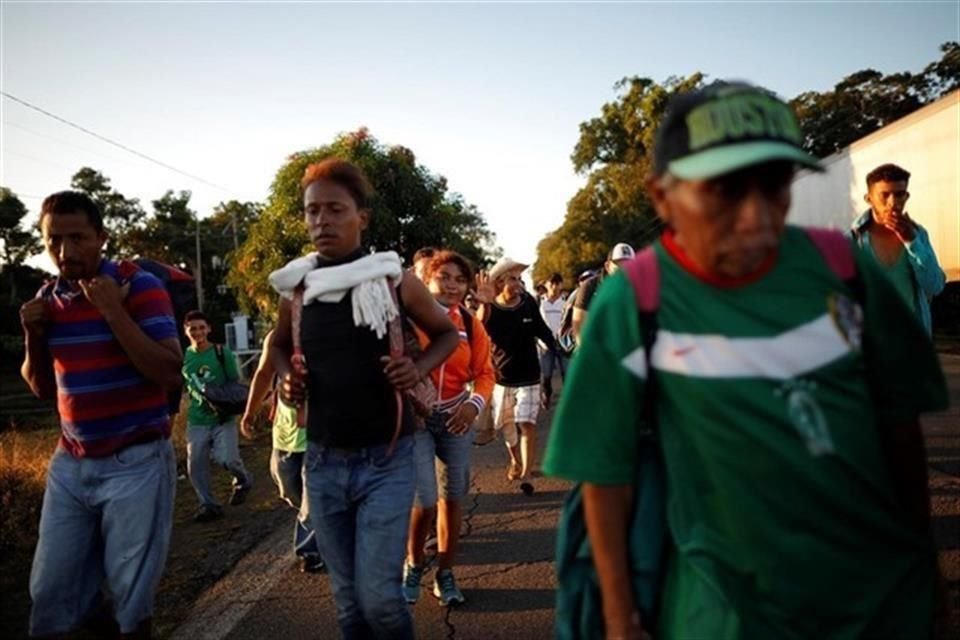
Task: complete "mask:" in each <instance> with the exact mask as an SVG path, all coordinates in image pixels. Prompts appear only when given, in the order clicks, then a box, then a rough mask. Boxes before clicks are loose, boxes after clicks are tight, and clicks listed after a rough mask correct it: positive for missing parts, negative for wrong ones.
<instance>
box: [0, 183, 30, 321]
mask: <svg viewBox="0 0 960 640" xmlns="http://www.w3.org/2000/svg"><path fill="white" fill-rule="evenodd" d="M26 215H27V208H26V207H25V206H24V204H23V202H21V200H20V198H18V197H17V195H16V194H15V193H14V192H13V191H11V190H10V189H7V188H6V187H0V242H2V243H3V247H2V249H0V260H2V262H3V272H4V274H5V275H6V276H7V281H8V283H9V301H10V304H15V303H17V302H18V301H19V300H18V294H17V275H16V274H17V269H18V268H19V267H20V266H21V265H22V264H23V262H24V261H25V260H26V259H27V258H29V257H30V256H32V255H34V254H36V253H39V252H40V238H39V237H38V236H37V232H36V230H34V229H29V228H26V229H25V228H24V227H23V218H24V217H25V216H26Z"/></svg>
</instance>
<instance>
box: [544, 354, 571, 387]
mask: <svg viewBox="0 0 960 640" xmlns="http://www.w3.org/2000/svg"><path fill="white" fill-rule="evenodd" d="M554 369H558V370H559V371H560V378H561V379H563V378H564V377H565V376H566V375H567V357H566V356H565V355H563V354H562V353H560V351H559V350H554V349H547V350H546V351H544V352H543V353H541V354H540V375H541V376H542V377H543V379H544V380H550V379H551V378H553V372H554Z"/></svg>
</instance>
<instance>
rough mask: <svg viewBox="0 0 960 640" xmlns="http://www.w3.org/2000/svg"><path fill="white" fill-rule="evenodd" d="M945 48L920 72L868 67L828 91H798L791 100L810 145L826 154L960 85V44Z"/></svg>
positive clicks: (817, 153) (811, 149) (813, 151)
mask: <svg viewBox="0 0 960 640" xmlns="http://www.w3.org/2000/svg"><path fill="white" fill-rule="evenodd" d="M940 51H941V53H942V54H943V55H942V57H941V58H940V60H938V61H935V62H931V63H930V64H928V65H927V66H926V68H924V70H923V71H922V72H920V73H916V74H914V73H910V72H908V71H902V72H899V73H890V74H887V75H884V74H882V73H880V72H879V71H876V70H874V69H864V70H862V71H857V72H856V73H853V74H850V75H849V76H847V77H846V78H844V79H843V80H841V81H840V82H838V83H837V84H836V86H834V88H833V89H830V90H828V91H823V92H817V91H806V92H804V93H801V94H800V95H798V96H797V97H796V98H794V99H793V100H791V102H790V104H791V106H793V108H794V110H795V111H796V113H797V117H798V118H799V120H800V128H801V130H802V131H803V137H804V141H803V146H804V148H805V149H806V150H807V151H809V152H810V153H811V154H813V155H815V156H817V157H818V158H823V157H826V156H828V155H830V154H832V153H836V152H837V151H840V150H841V149H843V148H844V147H846V146H849V145H850V144H851V143H852V142H855V141H856V140H859V139H860V138H862V137H864V136H867V135H870V134H871V133H873V132H874V131H876V130H877V129H880V128H882V127H885V126H887V125H888V124H890V123H891V122H893V121H895V120H899V119H900V118H902V117H904V116H906V115H908V114H910V113H912V112H913V111H916V110H917V109H919V108H920V107H922V106H924V105H926V104H929V103H931V102H933V101H935V100H938V99H940V98H941V97H943V96H945V95H946V94H948V93H950V92H951V91H954V90H956V89H958V88H960V44H958V43H956V42H947V43H945V44H943V45H941V47H940Z"/></svg>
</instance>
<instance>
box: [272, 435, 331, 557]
mask: <svg viewBox="0 0 960 640" xmlns="http://www.w3.org/2000/svg"><path fill="white" fill-rule="evenodd" d="M303 455H304V454H303V452H302V451H300V452H295V451H281V450H280V449H274V450H273V451H272V452H271V453H270V476H271V477H272V478H273V481H274V483H275V484H276V485H277V489H278V490H279V491H280V498H281V499H282V500H284V501H286V503H287V504H289V505H290V506H291V507H293V508H294V509H296V510H297V519H296V521H295V522H294V523H293V553H294V554H295V555H296V556H297V557H298V558H300V557H303V556H315V555H319V553H320V550H319V549H318V548H317V536H316V535H315V534H314V533H313V526H312V525H311V524H310V503H309V501H308V500H307V499H306V496H305V495H304V492H305V490H306V488H305V487H304V484H303Z"/></svg>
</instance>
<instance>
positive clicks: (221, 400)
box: [203, 344, 250, 421]
mask: <svg viewBox="0 0 960 640" xmlns="http://www.w3.org/2000/svg"><path fill="white" fill-rule="evenodd" d="M213 348H214V349H215V350H216V353H217V360H219V361H220V369H221V370H222V371H223V375H224V377H226V375H227V363H226V360H225V359H224V357H223V345H222V344H215V345H213ZM249 394H250V387H248V386H247V385H245V384H243V383H242V382H239V381H237V380H227V381H226V382H224V383H223V384H209V383H208V384H205V385H203V397H204V399H205V400H206V401H207V404H209V405H210V406H211V407H212V408H213V410H214V412H215V413H216V414H217V417H218V419H220V420H221V421H224V420H226V419H227V418H230V417H232V416H238V415H240V414H242V413H243V412H244V411H245V410H246V408H247V396H248V395H249Z"/></svg>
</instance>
